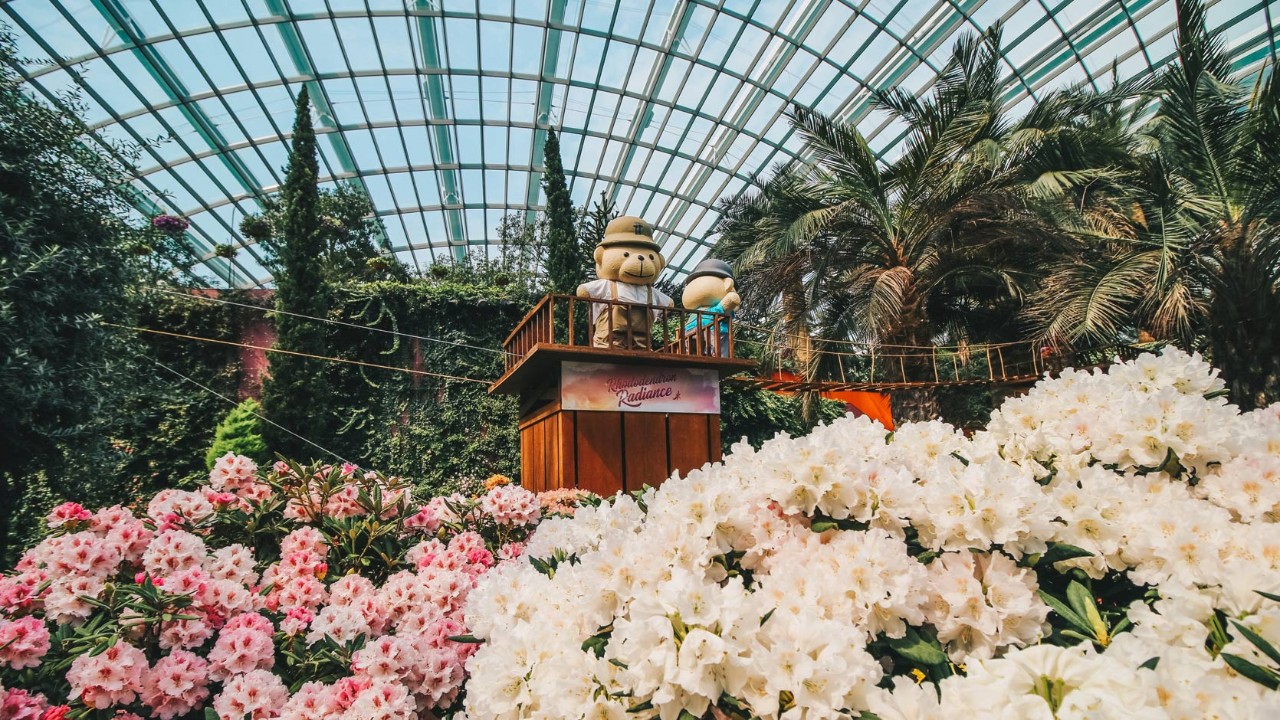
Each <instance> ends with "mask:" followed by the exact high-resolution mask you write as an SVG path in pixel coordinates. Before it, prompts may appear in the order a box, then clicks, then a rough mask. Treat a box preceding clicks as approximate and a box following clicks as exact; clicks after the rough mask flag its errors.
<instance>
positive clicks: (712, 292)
mask: <svg viewBox="0 0 1280 720" xmlns="http://www.w3.org/2000/svg"><path fill="white" fill-rule="evenodd" d="M680 304H681V305H683V306H684V309H685V310H697V311H699V312H697V313H696V314H694V315H693V317H691V318H690V319H689V321H688V322H687V323H685V326H684V332H685V337H686V343H688V344H689V345H691V348H690V350H691V351H692V352H693V353H694V354H698V355H719V356H721V357H729V323H728V322H727V321H725V320H724V319H723V318H718V317H716V316H715V315H727V316H729V317H730V318H732V317H733V316H734V313H735V312H736V311H737V309H738V308H739V307H741V306H742V297H741V296H739V295H738V292H737V289H736V288H735V287H734V283H733V268H732V267H730V266H729V263H727V262H725V261H724V260H716V259H714V258H708V259H706V260H703V261H702V262H700V263H698V264H697V265H696V266H694V268H693V272H691V273H689V278H688V279H687V280H686V281H685V286H684V292H683V293H682V294H681V295H680ZM712 313H714V315H713V314H712Z"/></svg>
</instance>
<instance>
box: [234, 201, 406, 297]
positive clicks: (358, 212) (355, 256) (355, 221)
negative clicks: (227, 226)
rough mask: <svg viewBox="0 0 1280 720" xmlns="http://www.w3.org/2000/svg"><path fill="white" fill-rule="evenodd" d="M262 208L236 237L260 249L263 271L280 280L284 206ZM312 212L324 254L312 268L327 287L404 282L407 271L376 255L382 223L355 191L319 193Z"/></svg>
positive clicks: (270, 203) (272, 204) (392, 259)
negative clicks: (320, 270) (320, 273)
mask: <svg viewBox="0 0 1280 720" xmlns="http://www.w3.org/2000/svg"><path fill="white" fill-rule="evenodd" d="M264 205H265V208H264V210H263V212H262V213H261V214H259V215H252V216H250V217H247V218H245V219H244V220H243V221H242V222H241V223H240V232H241V234H243V235H244V236H245V237H246V238H247V239H250V240H254V241H256V242H258V243H259V244H260V245H261V247H262V248H263V249H264V250H265V253H264V254H265V256H266V257H265V262H266V266H267V269H268V270H270V271H271V272H272V273H273V274H279V273H282V272H284V267H283V265H282V256H281V253H282V251H283V249H284V235H283V233H284V228H285V225H286V213H285V205H284V203H283V198H281V197H272V198H268V199H267V200H266V201H265V202H264ZM316 207H317V210H316V212H317V213H318V214H319V218H320V222H319V225H318V230H317V232H318V234H319V236H320V240H321V243H322V244H323V247H324V249H323V251H322V252H321V254H320V255H319V256H317V257H316V258H313V259H312V262H315V263H319V264H320V265H321V267H322V268H323V271H324V275H325V278H326V279H327V280H328V281H329V282H330V283H331V284H339V283H344V282H358V281H371V280H407V279H408V277H409V271H408V270H407V269H406V268H405V266H404V264H403V263H401V262H400V261H399V260H396V259H395V257H394V256H392V255H390V254H387V253H383V252H379V251H378V244H379V243H381V242H383V239H382V237H383V236H382V233H383V227H382V220H381V219H379V218H378V216H377V215H375V214H374V209H373V203H372V202H371V201H370V200H369V196H368V195H365V194H364V192H363V191H362V190H361V189H360V188H359V187H358V186H356V185H351V184H347V183H343V184H340V185H338V186H337V187H336V188H334V189H332V190H330V189H322V190H320V191H319V195H318V197H317V201H316Z"/></svg>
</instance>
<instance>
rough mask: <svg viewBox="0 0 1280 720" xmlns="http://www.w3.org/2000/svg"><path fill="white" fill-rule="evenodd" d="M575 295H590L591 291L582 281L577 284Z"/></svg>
mask: <svg viewBox="0 0 1280 720" xmlns="http://www.w3.org/2000/svg"><path fill="white" fill-rule="evenodd" d="M577 296H578V297H591V291H590V290H588V289H587V284H586V283H582V284H581V285H579V286H578V290H577Z"/></svg>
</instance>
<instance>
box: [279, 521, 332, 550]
mask: <svg viewBox="0 0 1280 720" xmlns="http://www.w3.org/2000/svg"><path fill="white" fill-rule="evenodd" d="M307 552H309V553H312V554H315V555H318V556H320V557H324V556H325V555H327V554H328V553H329V545H328V543H326V542H325V539H324V535H323V534H322V533H321V532H320V531H319V530H317V529H315V528H313V527H311V526H310V525H307V526H304V527H300V528H298V529H297V530H294V531H293V532H291V533H289V534H288V535H285V536H284V539H282V540H281V541H280V555H281V557H284V556H286V555H293V554H295V553H307Z"/></svg>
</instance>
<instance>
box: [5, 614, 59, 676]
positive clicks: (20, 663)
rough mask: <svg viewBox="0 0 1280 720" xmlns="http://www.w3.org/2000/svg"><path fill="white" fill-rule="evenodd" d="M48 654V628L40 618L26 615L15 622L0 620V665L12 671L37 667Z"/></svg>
mask: <svg viewBox="0 0 1280 720" xmlns="http://www.w3.org/2000/svg"><path fill="white" fill-rule="evenodd" d="M47 652H49V628H47V627H45V625H44V623H43V622H41V620H40V618H37V617H34V616H32V615H28V616H26V617H23V618H19V619H17V620H0V665H8V666H9V667H10V668H12V669H14V670H21V669H22V668H33V667H39V666H40V661H41V658H43V657H44V655H45V653H47Z"/></svg>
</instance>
